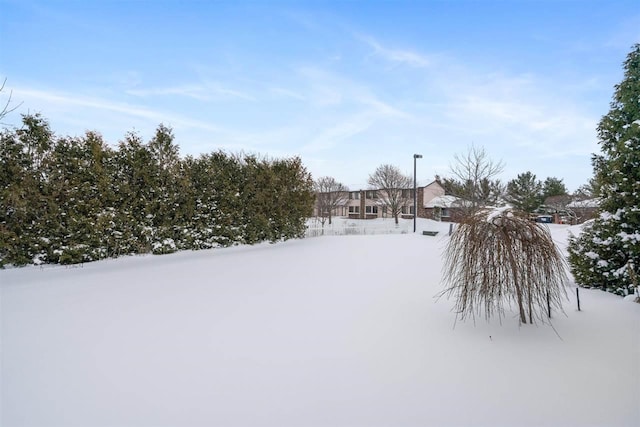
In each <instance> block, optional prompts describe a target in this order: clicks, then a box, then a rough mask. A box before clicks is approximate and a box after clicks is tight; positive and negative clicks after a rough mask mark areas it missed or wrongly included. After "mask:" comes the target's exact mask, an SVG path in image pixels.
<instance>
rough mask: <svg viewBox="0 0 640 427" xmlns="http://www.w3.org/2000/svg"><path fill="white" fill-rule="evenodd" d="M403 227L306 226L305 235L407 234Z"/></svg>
mask: <svg viewBox="0 0 640 427" xmlns="http://www.w3.org/2000/svg"><path fill="white" fill-rule="evenodd" d="M407 233H408V230H407V229H406V228H405V227H384V228H383V227H366V226H355V227H354V226H344V227H325V228H315V227H314V228H307V231H306V232H305V237H319V236H349V235H354V236H355V235H362V236H365V235H373V234H407Z"/></svg>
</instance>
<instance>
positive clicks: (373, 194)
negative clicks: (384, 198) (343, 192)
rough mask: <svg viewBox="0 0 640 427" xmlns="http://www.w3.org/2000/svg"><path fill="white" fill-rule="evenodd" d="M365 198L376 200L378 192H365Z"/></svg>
mask: <svg viewBox="0 0 640 427" xmlns="http://www.w3.org/2000/svg"><path fill="white" fill-rule="evenodd" d="M365 197H366V198H367V199H377V198H378V192H377V191H367V192H366V194H365Z"/></svg>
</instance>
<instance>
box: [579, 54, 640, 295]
mask: <svg viewBox="0 0 640 427" xmlns="http://www.w3.org/2000/svg"><path fill="white" fill-rule="evenodd" d="M624 69H625V74H624V79H623V81H622V82H621V83H620V84H618V85H617V86H616V90H615V93H614V96H613V101H612V102H611V109H610V110H609V113H608V114H607V115H605V116H604V117H603V118H602V120H601V121H600V123H599V125H598V137H599V140H600V142H599V143H600V146H601V148H602V154H600V155H596V156H594V158H593V166H594V170H595V174H596V179H597V180H598V182H599V183H600V197H601V200H602V202H601V205H600V215H599V216H598V217H597V218H596V219H595V220H594V221H593V223H592V224H590V225H589V226H587V227H585V228H584V230H583V232H582V233H581V234H580V235H579V236H577V237H573V238H572V239H571V240H570V243H569V262H570V264H571V271H572V273H573V275H574V277H575V279H576V283H578V284H579V285H581V286H584V287H594V288H600V289H603V290H606V291H609V292H613V293H616V294H619V295H628V294H630V293H633V292H635V289H636V288H637V286H638V283H637V278H636V277H637V274H638V266H640V44H636V45H635V46H634V47H633V49H632V51H631V53H629V55H628V56H627V60H626V61H625V63H624Z"/></svg>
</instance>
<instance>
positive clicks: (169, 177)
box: [0, 114, 314, 266]
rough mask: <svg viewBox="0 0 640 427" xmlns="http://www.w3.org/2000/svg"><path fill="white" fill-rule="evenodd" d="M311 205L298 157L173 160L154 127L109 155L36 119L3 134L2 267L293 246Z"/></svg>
mask: <svg viewBox="0 0 640 427" xmlns="http://www.w3.org/2000/svg"><path fill="white" fill-rule="evenodd" d="M313 201H314V195H313V181H312V179H311V176H310V174H309V173H308V172H307V171H306V169H305V168H304V166H303V165H302V163H301V161H300V159H298V158H290V159H280V160H270V159H265V158H260V157H257V156H254V155H240V154H228V153H225V152H222V151H217V152H213V153H210V154H203V155H200V156H199V157H197V158H196V157H192V156H187V157H185V158H181V157H180V155H179V147H178V145H177V144H176V143H175V141H174V135H173V132H172V130H171V128H169V127H166V126H164V125H162V124H161V125H159V126H158V128H157V130H156V132H155V135H154V136H153V138H151V140H150V141H148V142H147V143H145V142H143V140H142V139H141V137H140V136H139V135H138V134H136V133H133V132H131V133H128V134H127V135H126V136H125V137H124V139H123V140H121V141H120V142H119V143H118V145H117V147H110V146H109V145H107V144H106V143H105V142H104V141H103V139H102V137H101V135H100V134H98V133H96V132H86V133H85V134H84V135H83V136H80V137H56V136H55V135H54V133H53V132H52V130H51V129H50V126H49V123H48V122H47V121H46V120H45V119H44V118H42V117H41V116H40V115H38V114H36V115H26V116H23V121H22V127H21V128H20V129H17V130H9V129H4V130H3V131H2V132H1V133H0V266H3V265H6V264H13V265H25V264H30V263H61V264H69V263H80V262H86V261H93V260H98V259H102V258H109V257H116V256H119V255H124V254H139V253H149V252H153V253H156V254H162V253H169V252H173V251H176V250H181V249H207V248H214V247H219V246H230V245H234V244H240V243H243V244H253V243H257V242H263V241H269V242H275V241H279V240H286V239H290V238H296V237H300V236H302V235H303V234H304V231H305V220H306V218H307V217H309V216H310V214H311V209H312V206H313Z"/></svg>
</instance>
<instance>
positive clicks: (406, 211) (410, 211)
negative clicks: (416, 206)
mask: <svg viewBox="0 0 640 427" xmlns="http://www.w3.org/2000/svg"><path fill="white" fill-rule="evenodd" d="M402 214H403V215H413V205H410V206H403V207H402Z"/></svg>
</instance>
